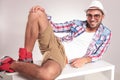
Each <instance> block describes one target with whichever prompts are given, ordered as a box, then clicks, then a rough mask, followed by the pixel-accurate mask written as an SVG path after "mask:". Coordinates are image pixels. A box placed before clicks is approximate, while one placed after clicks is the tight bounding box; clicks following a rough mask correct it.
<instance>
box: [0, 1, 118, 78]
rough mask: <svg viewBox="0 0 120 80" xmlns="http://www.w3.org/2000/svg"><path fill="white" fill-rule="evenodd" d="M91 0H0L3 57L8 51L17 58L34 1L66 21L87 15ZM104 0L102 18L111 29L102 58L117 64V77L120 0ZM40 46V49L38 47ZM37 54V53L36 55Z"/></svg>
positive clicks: (0, 44) (52, 14) (0, 47)
mask: <svg viewBox="0 0 120 80" xmlns="http://www.w3.org/2000/svg"><path fill="white" fill-rule="evenodd" d="M91 1H92V0H59V1H58V0H0V57H2V56H5V55H8V56H11V57H13V58H15V59H17V58H18V48H20V47H23V45H24V32H25V26H26V21H27V15H28V12H29V10H30V8H31V7H32V6H34V5H41V6H43V7H44V8H45V9H46V12H47V14H49V15H51V16H53V21H55V22H64V21H65V20H72V19H85V13H84V9H85V8H86V7H87V5H88V4H89V2H91ZM100 1H102V3H103V5H104V7H105V9H106V11H107V14H106V17H105V19H104V21H103V23H104V24H105V25H107V26H108V27H109V28H110V29H111V30H112V40H111V44H110V47H109V48H108V50H107V52H106V53H105V54H104V56H103V59H105V60H107V61H109V62H111V63H112V64H115V65H116V72H115V80H119V79H120V76H119V75H120V63H119V60H120V58H119V56H120V54H119V52H120V49H119V41H120V37H119V36H118V33H119V29H120V27H119V25H120V22H118V21H119V17H120V16H119V14H120V9H119V3H120V1H119V0H100ZM36 48H37V49H36ZM33 52H34V57H36V58H34V59H39V57H40V55H39V50H38V45H36V47H35V49H34V51H33ZM35 55H37V56H35Z"/></svg>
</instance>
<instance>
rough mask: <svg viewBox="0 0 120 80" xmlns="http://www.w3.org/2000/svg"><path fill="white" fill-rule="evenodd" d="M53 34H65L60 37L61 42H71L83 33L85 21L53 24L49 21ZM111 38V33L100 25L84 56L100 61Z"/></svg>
mask: <svg viewBox="0 0 120 80" xmlns="http://www.w3.org/2000/svg"><path fill="white" fill-rule="evenodd" d="M50 23H51V25H52V27H53V31H54V32H57V33H59V32H62V33H63V32H66V33H69V34H68V35H66V36H64V37H61V38H60V40H61V41H72V40H73V39H74V38H76V37H77V36H79V35H80V34H82V33H83V32H85V28H86V24H87V21H80V20H73V21H67V22H65V23H53V22H52V21H51V20H50ZM110 38H111V31H110V30H109V29H108V28H107V27H105V26H104V25H103V24H102V23H101V24H100V26H99V28H98V29H97V31H96V32H95V34H94V36H93V38H92V42H91V43H90V44H89V47H88V49H87V52H86V55H85V56H89V57H91V58H92V61H96V60H98V59H100V58H101V57H102V55H103V53H104V52H105V51H106V49H107V47H108V45H109V43H110Z"/></svg>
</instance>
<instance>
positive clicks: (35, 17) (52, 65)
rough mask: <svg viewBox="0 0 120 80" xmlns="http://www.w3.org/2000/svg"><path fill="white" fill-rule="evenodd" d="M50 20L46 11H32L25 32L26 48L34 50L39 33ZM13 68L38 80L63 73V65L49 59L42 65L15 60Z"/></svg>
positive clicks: (45, 79) (51, 78) (53, 77)
mask: <svg viewBox="0 0 120 80" xmlns="http://www.w3.org/2000/svg"><path fill="white" fill-rule="evenodd" d="M48 25H49V22H48V20H47V17H46V14H45V13H44V12H41V11H38V12H35V13H30V14H29V16H28V22H27V27H26V33H25V48H26V49H27V51H29V52H32V50H33V47H34V44H35V41H36V40H37V38H38V34H39V33H42V32H44V30H45V29H46V28H47V27H48ZM10 67H11V68H12V69H13V70H15V71H18V72H20V73H21V74H24V75H26V76H31V77H33V78H35V79H37V80H53V79H55V78H56V77H57V76H58V75H59V74H60V73H61V66H60V65H59V64H58V63H57V62H55V61H53V60H47V61H46V62H45V63H44V64H42V66H38V65H35V64H31V63H24V62H13V63H12V64H11V66H10Z"/></svg>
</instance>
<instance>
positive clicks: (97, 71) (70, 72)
mask: <svg viewBox="0 0 120 80" xmlns="http://www.w3.org/2000/svg"><path fill="white" fill-rule="evenodd" d="M114 69H115V66H114V65H112V64H110V63H108V62H106V61H103V60H99V61H96V62H93V63H88V64H85V65H84V66H83V67H82V68H72V67H71V66H70V65H66V67H65V68H64V70H63V72H62V74H61V75H60V76H58V77H57V79H56V80H73V79H74V80H77V79H80V77H82V80H114ZM7 75H9V76H11V77H12V80H29V79H27V78H25V77H23V76H21V75H19V74H18V73H13V74H7ZM102 77H104V79H102Z"/></svg>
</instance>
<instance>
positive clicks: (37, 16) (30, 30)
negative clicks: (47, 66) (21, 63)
mask: <svg viewBox="0 0 120 80" xmlns="http://www.w3.org/2000/svg"><path fill="white" fill-rule="evenodd" d="M48 24H49V23H48V19H47V16H46V14H45V13H44V12H41V11H38V13H30V14H29V16H28V22H27V27H26V32H25V44H24V46H25V48H26V49H27V51H28V52H32V50H33V47H34V44H35V41H36V40H37V38H38V35H39V33H42V32H44V30H45V29H46V28H47V27H48Z"/></svg>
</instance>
